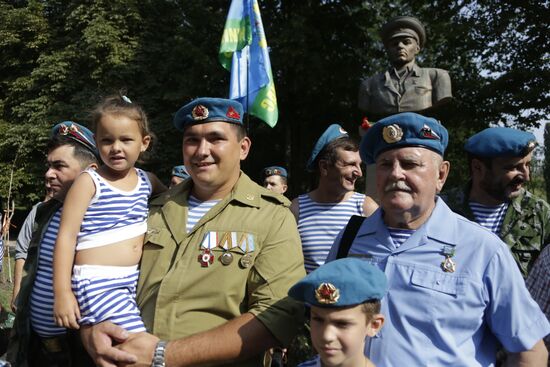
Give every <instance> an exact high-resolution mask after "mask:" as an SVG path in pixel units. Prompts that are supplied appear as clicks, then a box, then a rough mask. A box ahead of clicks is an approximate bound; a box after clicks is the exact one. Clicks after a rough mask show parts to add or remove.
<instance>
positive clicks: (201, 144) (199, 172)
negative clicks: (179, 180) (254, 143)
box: [183, 121, 250, 191]
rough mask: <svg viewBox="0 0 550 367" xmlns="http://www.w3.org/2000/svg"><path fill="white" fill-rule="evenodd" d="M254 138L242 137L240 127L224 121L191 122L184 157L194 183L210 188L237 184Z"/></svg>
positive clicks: (185, 138) (187, 130) (210, 189)
mask: <svg viewBox="0 0 550 367" xmlns="http://www.w3.org/2000/svg"><path fill="white" fill-rule="evenodd" d="M249 149H250V139H248V137H244V138H243V139H241V140H240V141H239V139H238V137H237V130H236V129H235V128H234V127H233V126H231V124H229V123H226V122H221V121H214V122H208V123H205V124H197V125H192V126H189V127H187V128H186V129H185V131H184V133H183V157H184V163H185V167H186V168H187V172H188V173H189V174H190V175H191V177H192V178H193V183H194V185H196V186H198V187H199V188H201V189H204V190H208V191H213V190H214V191H217V190H219V189H221V188H224V187H225V186H231V187H232V186H233V185H234V183H235V182H236V181H237V179H238V177H239V174H240V166H241V160H243V159H245V158H246V156H247V155H248V151H249Z"/></svg>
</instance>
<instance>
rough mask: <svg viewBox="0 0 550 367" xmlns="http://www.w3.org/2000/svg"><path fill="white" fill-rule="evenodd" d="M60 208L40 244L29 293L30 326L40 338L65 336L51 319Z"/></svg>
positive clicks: (62, 329) (62, 330)
mask: <svg viewBox="0 0 550 367" xmlns="http://www.w3.org/2000/svg"><path fill="white" fill-rule="evenodd" d="M62 209H63V208H60V209H59V210H58V211H57V212H56V213H55V214H54V216H53V217H52V219H51V220H50V223H49V224H48V228H47V229H46V231H45V232H44V237H43V238H42V242H41V243H40V250H39V253H38V267H37V269H36V278H35V280H34V284H33V287H32V291H31V325H32V328H33V330H34V331H35V332H36V333H37V334H38V335H40V336H41V337H43V338H44V337H51V336H56V335H61V334H65V332H66V330H65V328H61V327H58V326H57V325H56V324H55V321H54V319H53V249H54V245H55V240H56V238H57V232H58V230H59V223H60V221H61V210H62Z"/></svg>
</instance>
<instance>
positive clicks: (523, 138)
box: [444, 127, 550, 278]
mask: <svg viewBox="0 0 550 367" xmlns="http://www.w3.org/2000/svg"><path fill="white" fill-rule="evenodd" d="M535 146H536V140H535V136H534V135H533V134H531V133H529V132H525V131H520V130H516V129H511V128H504V127H493V128H488V129H485V130H483V131H481V132H479V133H477V134H475V135H474V136H472V137H471V138H469V139H468V141H467V142H466V144H465V146H464V148H465V150H466V151H467V152H468V161H469V165H470V174H471V180H470V181H469V182H468V184H467V186H466V188H465V189H464V190H460V189H455V190H451V191H450V192H448V193H447V194H446V195H445V196H444V199H445V201H447V203H448V204H449V206H450V207H451V209H453V210H454V211H455V212H457V213H459V214H461V215H463V216H465V217H467V218H469V219H470V220H473V221H475V222H478V223H479V224H481V225H483V226H485V227H487V228H489V229H490V230H492V231H493V232H494V233H496V234H497V235H498V236H499V237H500V238H501V239H502V240H503V241H504V242H506V243H507V244H508V246H509V247H510V250H511V251H512V255H513V256H514V259H515V260H516V263H517V264H518V266H519V268H520V270H521V272H522V275H523V277H524V278H526V277H527V275H528V273H529V271H530V269H531V267H532V266H533V264H534V263H535V260H536V259H537V257H538V256H539V254H540V252H541V251H542V249H543V248H544V247H545V246H546V245H547V244H548V242H550V206H549V205H548V203H547V202H545V201H544V200H542V199H540V198H538V197H536V196H534V195H533V194H532V193H530V192H529V191H527V190H526V189H525V188H524V184H525V183H526V182H528V181H529V175H530V163H531V156H532V151H533V149H534V148H535Z"/></svg>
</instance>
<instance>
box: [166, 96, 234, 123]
mask: <svg viewBox="0 0 550 367" xmlns="http://www.w3.org/2000/svg"><path fill="white" fill-rule="evenodd" d="M243 113H244V111H243V106H242V105H241V104H240V103H239V102H237V101H235V100H232V99H224V98H210V97H204V98H197V99H195V100H193V101H191V102H189V103H188V104H186V105H185V106H183V107H181V108H180V109H179V110H178V112H176V115H175V116H174V126H175V127H176V128H177V129H178V130H181V131H183V130H184V128H185V127H187V126H190V125H196V124H204V123H207V122H216V121H218V122H228V123H232V124H237V125H242V123H243V120H242V116H243Z"/></svg>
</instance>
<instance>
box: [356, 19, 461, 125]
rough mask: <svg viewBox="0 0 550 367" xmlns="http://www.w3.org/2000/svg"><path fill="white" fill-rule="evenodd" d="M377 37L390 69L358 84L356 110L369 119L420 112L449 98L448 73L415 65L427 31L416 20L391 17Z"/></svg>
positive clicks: (449, 81)
mask: <svg viewBox="0 0 550 367" xmlns="http://www.w3.org/2000/svg"><path fill="white" fill-rule="evenodd" d="M380 35H381V38H382V41H383V42H384V47H385V48H386V52H387V55H388V58H389V60H390V62H391V65H392V67H390V68H389V69H388V70H386V71H385V72H383V73H379V74H376V75H374V76H371V77H368V78H366V79H364V80H363V81H362V82H361V85H360V87H359V109H360V110H361V111H363V112H365V113H366V115H367V116H368V117H369V119H371V118H372V119H378V118H383V117H386V116H389V115H393V114H396V113H400V112H422V111H425V110H428V109H430V108H433V107H436V106H440V105H441V104H444V103H446V102H448V101H450V100H451V99H452V94H451V79H450V77H449V73H448V72H447V71H446V70H443V69H436V68H422V67H419V66H418V65H417V64H416V62H415V57H416V55H417V54H418V52H420V49H421V48H422V47H423V46H424V44H425V42H426V30H425V29H424V26H423V25H422V23H420V21H419V20H418V19H416V18H414V17H409V16H400V17H396V18H393V19H391V20H390V21H388V22H387V23H386V24H385V25H384V26H383V27H382V29H381V31H380Z"/></svg>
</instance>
